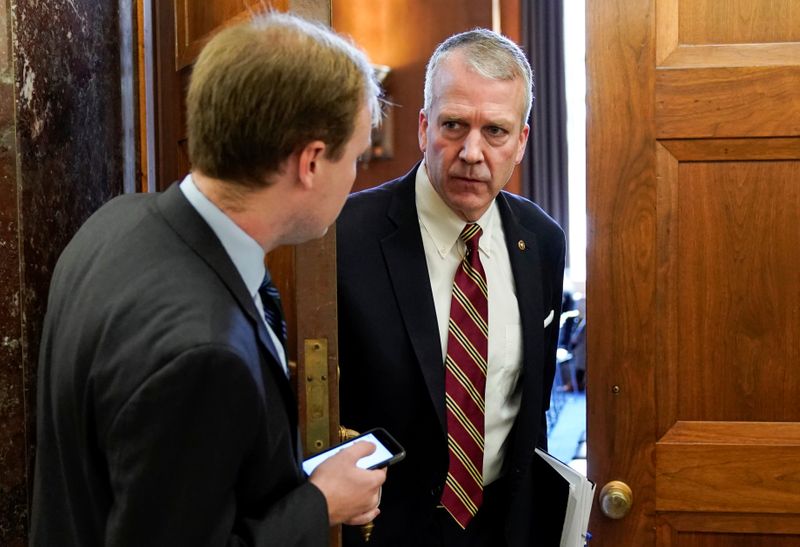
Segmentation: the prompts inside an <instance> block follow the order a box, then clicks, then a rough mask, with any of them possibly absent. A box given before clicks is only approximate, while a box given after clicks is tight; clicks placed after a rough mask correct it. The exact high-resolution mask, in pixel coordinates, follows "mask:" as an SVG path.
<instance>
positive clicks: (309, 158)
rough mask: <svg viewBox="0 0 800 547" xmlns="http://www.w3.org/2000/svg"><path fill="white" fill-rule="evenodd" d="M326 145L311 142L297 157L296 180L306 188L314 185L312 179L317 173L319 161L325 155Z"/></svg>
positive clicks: (320, 142) (319, 142)
mask: <svg viewBox="0 0 800 547" xmlns="http://www.w3.org/2000/svg"><path fill="white" fill-rule="evenodd" d="M325 148H326V145H325V143H324V142H322V141H311V142H310V143H308V144H307V145H305V146H304V147H303V148H302V150H300V153H299V154H298V157H297V160H298V162H297V178H298V180H299V181H300V184H302V185H303V186H305V187H306V188H309V189H310V188H311V187H312V186H313V185H314V177H315V176H316V175H317V173H318V172H319V168H320V165H319V163H320V161H321V160H322V159H323V157H324V155H325Z"/></svg>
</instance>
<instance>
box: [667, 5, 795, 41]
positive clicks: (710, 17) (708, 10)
mask: <svg viewBox="0 0 800 547" xmlns="http://www.w3.org/2000/svg"><path fill="white" fill-rule="evenodd" d="M680 42H681V43H682V44H750V43H760V42H800V2H797V0H755V1H754V0H725V1H724V2H720V1H719V0H681V2H680Z"/></svg>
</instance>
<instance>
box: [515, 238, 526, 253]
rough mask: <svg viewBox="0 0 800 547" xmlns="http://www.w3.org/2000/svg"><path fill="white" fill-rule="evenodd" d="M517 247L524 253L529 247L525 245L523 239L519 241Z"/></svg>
mask: <svg viewBox="0 0 800 547" xmlns="http://www.w3.org/2000/svg"><path fill="white" fill-rule="evenodd" d="M517 247H519V250H520V251H524V250H525V249H526V248H527V246H526V245H525V242H524V241H522V240H521V239H520V240H519V241H517Z"/></svg>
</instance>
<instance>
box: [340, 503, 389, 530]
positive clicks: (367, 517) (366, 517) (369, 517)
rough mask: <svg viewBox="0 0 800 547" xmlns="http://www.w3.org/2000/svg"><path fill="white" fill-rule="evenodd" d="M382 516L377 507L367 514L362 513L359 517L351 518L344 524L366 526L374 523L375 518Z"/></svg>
mask: <svg viewBox="0 0 800 547" xmlns="http://www.w3.org/2000/svg"><path fill="white" fill-rule="evenodd" d="M380 514H381V510H380V509H378V508H377V507H376V508H375V509H372V510H370V511H367V512H366V513H362V514H360V515H358V516H355V517H353V518H351V519H350V520H348V521H346V522H345V523H344V524H348V525H350V526H360V525H362V524H366V523H368V522H372V521H373V520H375V518H376V517H377V516H378V515H380Z"/></svg>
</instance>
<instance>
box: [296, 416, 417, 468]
mask: <svg viewBox="0 0 800 547" xmlns="http://www.w3.org/2000/svg"><path fill="white" fill-rule="evenodd" d="M359 441H366V442H369V443H372V444H373V445H374V446H375V452H373V453H372V454H370V455H369V456H366V457H364V458H361V459H360V460H358V462H357V463H356V465H357V466H358V467H360V468H361V469H378V468H381V467H386V466H388V465H391V464H393V463H395V462H399V461H400V460H402V459H403V458H404V457H405V455H406V451H405V450H404V449H403V447H402V446H400V443H398V442H397V441H396V440H395V439H394V437H392V436H391V435H389V432H387V431H386V430H385V429H383V428H380V427H378V428H375V429H370V430H369V431H367V432H365V433H362V434H361V435H359V436H358V437H355V438H353V439H350V440H349V441H347V442H345V443H342V444H338V445H336V446H333V447H331V448H329V449H327V450H325V451H323V452H320V453H319V454H317V455H315V456H312V457H310V458H308V459H307V460H305V461H304V462H303V471H305V472H306V474H308V475H310V474H311V473H313V472H314V469H316V467H317V466H318V465H319V464H321V463H322V462H324V461H325V460H327V459H328V458H330V457H331V456H333V455H334V454H336V453H338V452H339V451H341V450H342V449H344V448H347V447H348V446H352V445H353V444H355V443H357V442H359Z"/></svg>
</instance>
